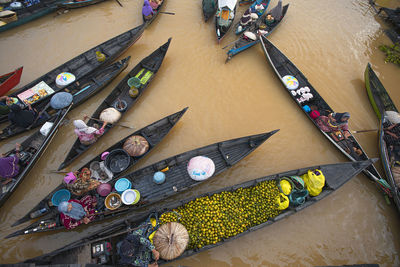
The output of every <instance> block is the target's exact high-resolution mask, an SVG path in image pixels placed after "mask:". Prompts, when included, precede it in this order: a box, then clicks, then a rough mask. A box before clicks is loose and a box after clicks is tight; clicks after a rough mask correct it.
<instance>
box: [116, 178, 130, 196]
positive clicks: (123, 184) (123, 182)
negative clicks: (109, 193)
mask: <svg viewBox="0 0 400 267" xmlns="http://www.w3.org/2000/svg"><path fill="white" fill-rule="evenodd" d="M114 188H115V190H117V192H118V193H120V194H122V193H123V192H124V191H125V190H128V189H131V188H132V183H131V181H129V180H128V179H126V178H121V179H118V181H117V182H115V185H114Z"/></svg>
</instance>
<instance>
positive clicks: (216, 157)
mask: <svg viewBox="0 0 400 267" xmlns="http://www.w3.org/2000/svg"><path fill="white" fill-rule="evenodd" d="M277 131H278V130H275V131H272V132H269V133H263V134H258V135H252V136H246V137H241V138H236V139H232V140H227V141H223V142H219V143H215V144H212V145H208V146H205V147H202V148H198V149H194V150H191V151H187V152H184V153H182V154H179V155H176V156H173V157H170V158H167V159H164V160H162V161H159V162H157V163H154V164H152V165H150V166H147V167H144V168H142V169H140V170H137V171H134V172H132V173H130V174H127V175H124V178H127V179H129V180H130V182H131V183H132V188H134V189H137V190H138V191H139V192H140V201H139V203H137V204H136V205H131V206H126V207H124V208H120V209H117V210H115V211H110V212H109V213H108V214H107V216H104V217H100V216H99V217H98V219H97V221H100V220H104V219H106V218H110V217H116V216H121V215H123V214H127V213H129V212H132V211H135V210H138V209H142V208H144V207H147V206H149V205H151V204H154V203H157V202H159V201H161V200H165V199H167V198H169V197H171V196H174V195H176V194H179V193H180V192H183V191H185V190H188V189H190V188H192V187H195V186H197V185H200V184H202V183H203V182H204V181H207V180H203V181H195V180H193V179H192V178H190V176H189V174H188V172H187V164H188V162H189V160H190V159H191V158H192V157H195V156H205V157H208V158H210V159H211V160H213V162H214V164H215V171H214V174H213V176H212V177H215V176H217V175H218V174H220V173H221V172H223V171H225V170H227V169H228V168H230V167H232V166H233V165H235V164H236V163H238V162H239V161H240V160H242V159H243V158H244V157H246V156H247V155H248V154H250V153H251V152H252V151H254V150H255V149H256V148H257V147H259V146H260V145H261V144H263V143H264V142H265V141H266V140H267V139H268V138H269V137H271V136H272V135H273V134H275V133H276V132H277ZM165 169H167V170H166V171H165V175H166V181H165V182H164V183H163V184H161V185H156V186H155V183H154V182H153V175H154V173H155V172H156V171H161V170H165ZM209 179H211V178H209ZM112 185H113V183H112ZM104 199H105V198H102V197H100V199H98V200H97V202H98V203H99V202H100V203H102V202H103V201H104ZM57 214H58V213H57V212H56V213H55V214H49V215H48V216H45V217H44V218H42V219H41V220H40V221H47V220H48V218H49V217H54V216H57ZM40 221H39V222H36V223H33V224H31V225H29V226H28V227H25V228H24V229H22V230H19V231H16V232H14V233H12V234H10V235H8V236H7V237H6V238H10V237H15V236H18V235H26V234H31V233H38V232H47V231H52V230H53V229H49V228H47V227H44V228H43V229H40V228H39V226H40ZM57 229H62V228H61V227H59V228H57Z"/></svg>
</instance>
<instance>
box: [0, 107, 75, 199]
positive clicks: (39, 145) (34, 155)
mask: <svg viewBox="0 0 400 267" xmlns="http://www.w3.org/2000/svg"><path fill="white" fill-rule="evenodd" d="M71 106H72V105H70V106H69V107H68V108H65V109H63V110H60V111H59V112H58V113H57V114H55V115H54V116H53V117H51V118H50V119H49V121H50V122H53V123H54V125H53V127H52V128H51V130H50V132H49V134H48V135H47V136H43V135H42V134H41V133H40V130H38V131H36V132H35V133H33V134H32V135H31V136H29V137H28V138H27V139H25V140H24V141H23V142H22V143H21V151H26V152H28V153H29V154H30V156H29V158H27V159H26V160H25V162H26V165H25V166H21V168H20V173H19V174H18V176H17V177H16V178H15V179H14V180H13V181H11V182H10V183H8V184H6V185H4V186H1V187H0V189H1V191H0V207H1V206H2V205H3V204H4V203H5V202H6V200H7V199H8V198H9V197H10V196H11V194H12V193H13V192H14V191H15V189H16V188H17V187H18V185H19V184H20V183H21V182H22V181H23V179H24V178H25V177H26V175H27V174H28V173H29V171H30V170H31V169H32V168H33V166H34V165H35V163H36V162H37V161H38V160H39V159H40V156H41V155H42V154H43V152H44V151H45V150H46V148H47V146H48V145H49V144H50V142H51V140H53V138H54V136H55V135H56V133H57V132H58V128H59V126H60V125H61V123H62V121H63V119H64V117H65V116H66V115H67V113H68V111H69V110H70V109H71ZM28 150H29V151H28ZM14 153H15V149H13V150H11V151H9V152H7V153H6V154H7V155H9V154H14Z"/></svg>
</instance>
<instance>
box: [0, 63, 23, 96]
mask: <svg viewBox="0 0 400 267" xmlns="http://www.w3.org/2000/svg"><path fill="white" fill-rule="evenodd" d="M23 69H24V67H19V68H18V69H16V70H14V71H12V72H10V73H7V74H4V75H1V76H0V96H3V95H5V94H7V93H8V91H10V90H11V89H12V88H14V87H15V86H16V85H17V84H19V82H20V80H21V75H22V70H23Z"/></svg>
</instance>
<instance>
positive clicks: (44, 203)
mask: <svg viewBox="0 0 400 267" xmlns="http://www.w3.org/2000/svg"><path fill="white" fill-rule="evenodd" d="M186 110H187V108H184V109H183V110H181V111H179V112H177V113H174V114H171V115H169V116H167V117H165V118H162V119H160V120H158V121H156V122H153V123H151V124H149V125H147V126H145V127H143V128H142V129H139V130H137V131H134V132H133V133H132V134H130V135H128V136H127V137H125V138H123V139H121V140H120V141H118V142H117V143H115V144H114V145H112V146H110V147H109V148H107V149H105V150H104V151H113V150H114V149H121V148H122V147H123V144H124V143H125V141H126V139H128V138H129V137H131V136H134V135H141V136H143V137H145V138H146V140H147V141H148V143H149V149H148V151H147V152H146V153H145V154H143V155H142V156H140V157H131V162H130V164H129V167H128V168H127V169H129V168H131V167H132V166H134V165H136V163H138V162H139V160H141V159H142V158H144V157H145V156H146V155H147V154H149V153H150V152H151V151H152V150H153V149H154V148H155V147H156V146H157V145H158V144H159V143H160V142H161V141H162V140H163V139H164V137H166V135H167V134H168V133H169V132H170V130H171V129H172V128H173V127H174V126H175V124H176V123H177V122H178V121H179V120H180V119H181V118H182V116H183V115H184V114H185V112H186ZM101 154H102V153H100V154H99V155H97V156H95V157H94V158H92V159H91V160H90V161H88V162H86V163H85V164H84V165H83V166H82V167H80V168H79V169H78V171H79V172H80V171H82V169H83V168H85V167H86V168H90V164H91V163H92V162H94V161H98V162H101V161H102V160H101ZM120 176H121V173H118V174H114V178H113V180H114V182H115V181H116V180H117V179H118V178H119V177H120ZM63 188H65V186H64V184H62V183H61V184H60V185H59V186H57V188H55V189H54V190H53V191H52V192H50V194H48V195H47V196H46V197H45V198H43V199H42V200H41V201H40V202H39V203H38V204H37V205H36V206H35V207H34V208H33V209H31V210H30V211H29V212H28V213H27V214H26V215H25V216H24V217H22V218H21V219H19V220H18V221H16V222H15V223H14V224H13V225H12V226H16V225H19V224H21V223H24V222H27V221H29V220H31V219H32V218H31V217H30V214H31V213H32V212H35V211H37V210H41V209H46V210H47V212H46V213H44V212H43V213H42V214H41V215H42V216H46V215H47V214H49V213H52V215H54V214H56V213H57V211H56V210H55V209H56V208H55V207H54V206H52V205H50V204H51V198H52V196H53V194H54V193H55V192H57V191H58V190H61V189H63ZM72 195H73V194H72ZM50 217H51V216H50Z"/></svg>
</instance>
